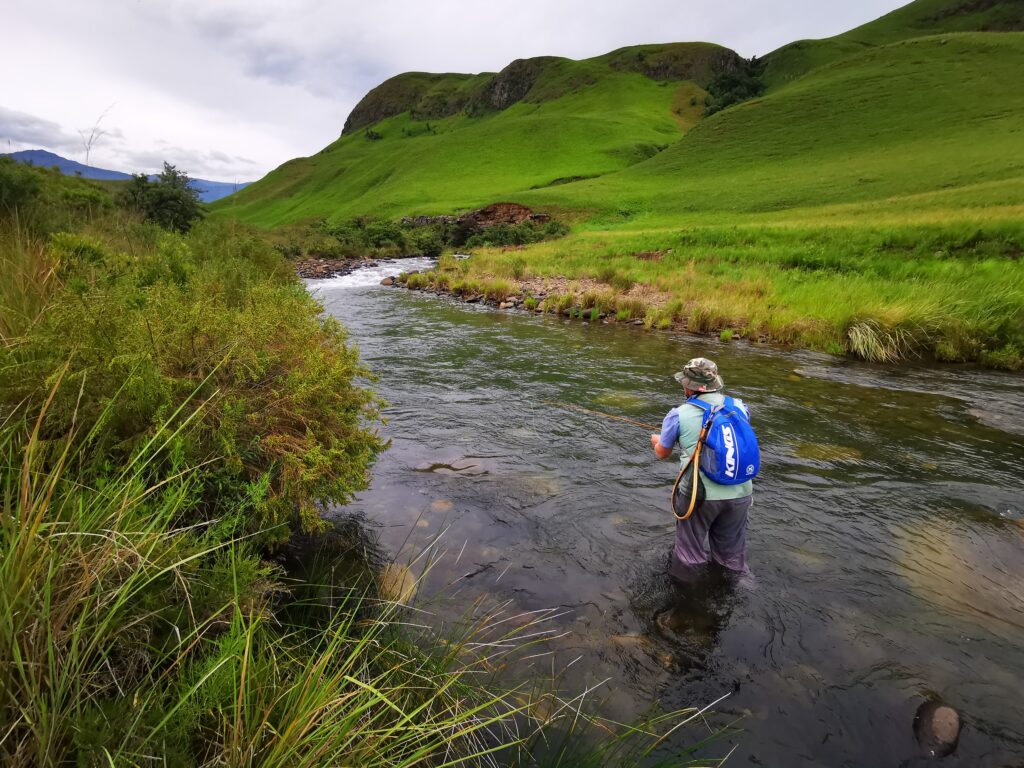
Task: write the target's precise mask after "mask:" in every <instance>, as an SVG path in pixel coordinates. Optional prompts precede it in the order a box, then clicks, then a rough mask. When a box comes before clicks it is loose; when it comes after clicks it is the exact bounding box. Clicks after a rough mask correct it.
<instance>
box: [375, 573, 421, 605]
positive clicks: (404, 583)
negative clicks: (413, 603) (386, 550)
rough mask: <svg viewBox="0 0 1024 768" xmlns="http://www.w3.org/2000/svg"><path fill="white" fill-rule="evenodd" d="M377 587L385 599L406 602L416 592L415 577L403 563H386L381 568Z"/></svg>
mask: <svg viewBox="0 0 1024 768" xmlns="http://www.w3.org/2000/svg"><path fill="white" fill-rule="evenodd" d="M377 589H378V590H380V596H381V597H382V598H384V599H385V600H390V601H392V602H395V603H407V602H409V600H411V599H412V597H413V595H415V594H416V577H415V576H413V574H412V571H410V570H409V569H408V568H406V567H405V566H404V565H399V564H398V563H388V564H387V565H385V566H384V568H382V569H381V572H380V576H379V577H378V579H377Z"/></svg>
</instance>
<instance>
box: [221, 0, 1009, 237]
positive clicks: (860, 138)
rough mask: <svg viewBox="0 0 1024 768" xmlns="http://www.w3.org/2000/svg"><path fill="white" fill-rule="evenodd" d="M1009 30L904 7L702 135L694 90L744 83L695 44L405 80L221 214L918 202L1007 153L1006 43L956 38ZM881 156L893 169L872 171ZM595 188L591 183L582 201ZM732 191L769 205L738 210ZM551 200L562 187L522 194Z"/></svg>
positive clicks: (803, 49) (939, 5)
mask: <svg viewBox="0 0 1024 768" xmlns="http://www.w3.org/2000/svg"><path fill="white" fill-rule="evenodd" d="M1020 29H1024V0H1009V1H1006V0H1003V1H1001V2H995V1H994V0H918V2H915V3H912V4H910V5H909V6H906V7H905V8H902V9H900V10H897V11H895V12H893V13H891V14H889V15H887V16H885V17H883V18H881V19H879V20H877V21H874V22H871V23H869V24H866V25H864V26H862V27H859V28H858V29H855V30H852V31H851V32H848V33H846V34H844V35H840V36H839V37H836V38H832V39H830V40H823V41H802V42H798V43H793V44H792V45H788V46H785V47H783V48H781V49H779V50H778V51H775V52H774V53H771V54H769V55H768V56H767V57H765V58H764V60H763V61H762V62H761V63H760V66H763V74H762V75H761V79H762V81H763V83H764V85H765V86H766V87H767V94H766V96H765V97H764V98H763V99H757V100H753V101H750V102H748V103H746V104H743V105H741V106H739V107H735V108H733V109H731V110H726V111H725V113H723V114H718V115H714V116H712V117H710V118H708V119H706V120H705V119H704V111H705V110H704V101H705V97H706V95H707V93H706V90H707V89H708V88H709V87H710V86H712V84H713V83H714V82H715V81H716V79H718V78H721V77H722V76H726V75H730V74H734V73H736V72H738V71H740V70H743V69H744V67H745V66H746V63H745V62H744V61H743V60H742V59H741V58H740V57H739V56H738V55H737V54H735V53H734V52H732V51H729V50H727V49H724V48H720V47H717V46H713V45H709V44H703V43H696V44H685V43H679V44H671V45H652V46H638V47H633V48H624V49H620V50H618V51H614V52H612V53H610V54H607V55H605V56H600V57H597V58H594V59H588V60H585V61H571V60H568V59H562V58H556V57H545V58H538V59H529V60H521V61H516V62H513V63H512V64H510V65H509V66H508V67H506V68H505V69H504V70H502V72H499V73H497V74H481V75H457V74H447V75H433V74H425V73H408V74H405V75H399V76H398V77H395V78H392V79H391V80H388V81H386V82H385V83H383V84H381V85H380V86H378V87H377V88H375V89H374V90H372V91H371V92H370V93H368V94H367V95H366V97H365V98H364V99H363V100H362V101H361V102H360V103H359V104H358V105H357V106H356V108H355V109H354V110H353V111H352V114H351V116H350V117H349V119H348V121H347V122H346V124H345V127H344V130H343V132H342V135H341V137H340V138H339V139H338V140H337V141H335V142H334V143H332V144H331V145H329V146H328V147H326V148H325V149H323V150H322V151H321V152H320V153H318V154H317V155H315V156H313V157H309V158H300V159H296V160H292V161H290V162H288V163H286V164H285V165H283V166H281V167H280V168H278V169H277V170H276V171H274V172H272V173H271V174H269V175H268V176H267V177H266V178H265V179H263V180H262V181H260V182H259V183H257V184H255V185H253V186H251V187H250V188H248V189H246V190H244V191H243V192H241V193H240V194H238V195H237V196H235V197H233V198H232V200H231V201H230V203H228V204H227V205H230V207H231V210H232V213H233V214H234V215H236V216H240V217H243V218H245V219H248V220H250V221H253V222H255V223H257V224H260V225H264V226H274V225H279V224H283V223H287V222H290V221H295V220H300V219H303V218H307V217H314V216H322V215H328V214H330V215H335V216H338V215H348V214H371V213H373V214H379V215H385V216H389V215H397V214H400V213H402V214H404V213H443V212H450V211H453V210H457V209H467V208H471V207H476V206H478V205H482V204H485V203H488V202H492V201H494V200H496V199H505V198H512V199H517V200H518V199H520V198H522V199H524V200H525V199H531V200H540V201H543V200H546V199H551V200H552V201H553V202H554V201H556V200H557V202H558V203H559V204H560V205H564V206H567V207H570V208H577V207H578V208H584V209H587V210H590V209H592V208H593V207H594V206H595V205H596V206H597V207H601V208H605V207H616V206H617V204H618V203H619V202H621V201H622V200H623V196H625V197H626V198H631V197H634V196H639V197H640V198H648V197H651V198H656V199H659V200H664V199H665V197H664V196H665V195H668V196H669V198H670V199H672V201H673V205H676V204H678V202H679V200H680V197H681V194H680V188H679V184H683V185H684V187H687V186H692V184H693V183H694V179H695V178H696V176H699V177H701V178H702V179H703V181H702V182H701V194H700V195H699V196H697V197H696V198H695V199H688V200H687V202H686V206H687V207H693V206H698V207H700V208H709V207H714V206H713V205H711V201H713V200H722V201H723V202H722V204H723V205H725V207H727V208H732V207H734V205H735V194H734V190H733V187H734V186H735V185H740V186H741V187H742V190H743V196H745V197H746V198H748V199H749V200H750V204H751V205H752V206H753V207H758V206H759V205H760V206H761V207H768V208H775V207H778V206H779V204H780V203H785V202H786V199H788V198H789V197H791V195H790V193H789V192H787V191H785V190H783V189H781V185H786V186H787V187H789V185H791V184H792V183H794V182H796V184H797V186H798V187H799V188H800V189H802V190H805V192H802V193H801V195H802V196H804V197H806V196H807V194H811V195H813V194H814V193H815V188H816V187H825V188H827V191H828V193H829V196H830V197H838V198H846V197H852V198H854V199H857V198H864V197H865V196H870V195H871V194H873V193H874V192H880V193H881V192H885V191H886V190H888V191H893V190H894V189H896V188H902V187H903V186H904V185H903V182H901V181H888V179H891V178H894V177H902V178H907V179H908V181H911V182H912V183H913V185H914V186H915V187H917V188H919V189H921V190H928V189H937V188H939V187H942V186H944V185H948V184H949V183H951V182H956V181H958V180H960V181H962V180H963V179H962V178H960V177H961V176H966V177H972V178H987V171H986V169H988V168H989V167H990V166H996V165H999V164H1000V163H1002V160H1003V159H1004V158H1006V157H1008V156H1010V155H1012V152H1013V150H1015V149H1018V150H1019V149H1020V143H1019V136H1020V134H1019V133H1015V132H1013V131H1012V126H1013V123H1014V122H1015V121H1016V122H1019V121H1020V120H1022V119H1024V114H1022V113H1021V107H1022V101H1021V98H1020V97H1019V93H1014V91H1015V89H1014V88H1013V87H1012V83H1013V82H1014V81H1015V80H1016V78H1017V77H1018V75H1019V73H1020V72H1021V71H1024V68H1022V67H1021V46H1022V44H1021V37H1022V36H1021V35H1020V34H1005V33H1003V34H999V33H994V32H992V33H988V34H967V33H968V32H972V31H977V30H1020ZM937 33H941V34H942V37H941V38H936V39H933V40H930V41H929V40H927V39H925V38H928V37H932V36H934V35H936V34H937ZM910 40H919V42H918V43H915V44H910V43H909V42H908V41H910ZM902 43H907V45H906V46H904V45H902ZM762 121H763V122H762ZM698 124H701V125H700V129H699V130H697V131H694V132H692V133H690V134H689V135H687V134H688V133H689V131H690V129H692V128H693V127H694V126H696V125H698ZM993 131H994V133H995V135H993ZM1008 132H1009V133H1008ZM981 139H984V140H983V141H982V140H981ZM993 139H995V140H994V141H993ZM951 144H952V145H957V146H962V147H963V148H965V149H967V150H968V151H967V152H960V151H956V152H953V153H951V156H950V157H947V158H942V159H941V161H940V159H939V156H938V155H936V154H935V152H936V148H937V146H939V148H941V147H947V148H948V146H949V145H951ZM669 147H671V151H669V152H666V153H665V154H662V152H663V151H664V150H666V149H667V148H669ZM807 151H811V152H812V154H813V155H814V157H815V158H816V160H817V161H819V162H824V163H825V164H827V165H831V166H833V167H834V166H835V165H836V164H839V165H843V164H846V163H847V162H848V160H849V158H850V157H851V156H853V155H858V154H860V155H865V160H866V162H867V166H866V167H865V168H864V169H863V170H864V172H863V173H859V172H858V175H857V179H858V182H857V183H856V184H855V185H854V186H853V187H850V188H840V187H839V186H838V185H834V184H829V183H827V182H828V178H827V175H825V174H821V173H816V171H815V168H816V167H817V166H811V165H810V164H808V163H806V162H803V160H801V159H800V158H801V157H803V156H804V153H805V152H807ZM943 151H945V150H943ZM893 153H895V154H896V155H897V156H898V158H899V162H898V163H897V164H896V166H895V167H894V166H893V164H892V163H891V162H890V161H888V160H887V161H884V162H881V158H882V157H888V156H889V155H890V154H893ZM1008 153H1009V154H1008ZM1018 154H1020V153H1019V152H1018ZM922 155H927V158H926V159H929V158H930V160H929V163H928V164H929V165H931V166H933V167H932V168H930V169H929V170H928V172H927V173H926V174H925V175H924V176H923V177H922V176H921V173H920V171H921V169H920V168H919V167H917V165H916V164H911V163H910V162H909V160H911V159H912V158H913V157H919V156H922ZM979 155H981V156H983V157H979ZM656 156H657V157H656ZM979 160H980V161H981V162H980V166H979ZM645 161H646V162H645ZM794 163H795V165H792V164H794ZM936 164H941V165H942V166H943V167H944V170H943V169H938V168H935V167H934V166H935V165H936ZM1002 165H1003V168H1002V171H1001V172H1000V174H999V175H1002V176H1005V175H1007V168H1006V163H1002ZM633 166H637V167H635V168H634V167H633ZM627 168H629V169H631V170H630V171H629V172H628V173H623V174H622V177H621V179H620V178H615V177H616V176H618V175H619V174H620V173H621V172H623V171H625V170H626V169H627ZM872 168H874V169H875V170H872ZM961 172H963V173H961ZM723 173H724V174H726V177H723ZM695 174H696V176H695ZM737 174H739V175H738V176H737ZM794 174H795V175H796V177H797V178H794ZM712 176H713V177H715V179H716V181H715V183H714V184H712V185H711V186H710V187H708V186H707V183H706V182H707V178H708V177H712ZM594 177H604V178H603V179H602V183H599V184H594V183H591V184H587V183H582V184H581V183H578V180H587V179H591V178H594ZM815 179H818V181H815ZM747 181H750V182H752V183H753V184H754V187H755V188H756V189H763V190H765V191H766V192H767V194H768V197H767V198H766V199H765V200H763V201H760V200H758V199H753V197H752V195H753V194H754V193H752V192H751V191H749V187H748V184H747ZM759 181H763V182H764V183H763V184H762V183H759ZM567 182H577V183H573V184H572V186H571V187H568V186H566V187H564V188H561V189H559V190H557V193H556V194H552V195H550V196H547V195H543V194H541V195H538V194H535V192H534V191H535V190H537V189H539V188H543V187H549V186H560V185H562V184H565V183H567ZM720 182H726V183H725V184H722V183H720ZM819 182H823V183H819ZM652 183H654V184H656V185H658V188H656V189H654V188H652V187H651V186H650V185H651V184H652ZM634 184H637V185H638V186H636V187H634V186H633V185H634ZM602 190H608V192H609V193H611V192H613V191H614V195H615V197H614V198H607V197H604V198H603V197H602ZM577 192H578V193H579V198H578V201H577V197H576V194H577ZM755 197H756V195H755ZM808 202H812V203H813V202H816V199H815V198H813V197H811V198H809V199H808Z"/></svg>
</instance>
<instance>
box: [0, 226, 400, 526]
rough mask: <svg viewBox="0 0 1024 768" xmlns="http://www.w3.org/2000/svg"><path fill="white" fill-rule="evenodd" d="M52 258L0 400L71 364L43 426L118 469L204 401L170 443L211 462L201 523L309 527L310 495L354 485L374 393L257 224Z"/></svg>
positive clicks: (358, 482) (202, 487) (73, 247)
mask: <svg viewBox="0 0 1024 768" xmlns="http://www.w3.org/2000/svg"><path fill="white" fill-rule="evenodd" d="M47 258H49V259H57V260H58V261H59V265H60V271H59V279H60V281H61V283H62V284H63V286H65V288H66V291H63V292H62V291H61V290H58V291H57V293H56V295H55V296H54V297H53V298H52V299H51V300H50V305H49V308H48V310H47V312H46V313H45V314H44V315H43V316H42V317H41V319H40V321H39V322H37V323H36V325H35V326H34V327H33V329H32V332H31V334H29V335H28V336H27V337H26V338H25V339H24V340H23V343H22V344H21V345H19V348H18V349H16V350H15V349H13V348H7V349H5V350H0V358H2V357H3V355H14V354H17V355H19V359H20V360H21V361H22V365H21V366H20V367H11V365H9V364H5V365H3V366H2V370H0V409H2V410H6V409H10V408H13V407H15V406H16V405H17V404H18V403H21V402H25V403H28V404H32V405H34V406H35V407H39V406H40V405H41V404H42V402H43V401H44V399H45V395H46V386H47V384H46V382H47V381H48V380H49V379H50V377H51V376H52V372H53V371H56V370H59V369H60V367H61V366H62V365H64V364H65V363H66V364H67V365H68V366H69V370H68V374H67V380H68V382H69V385H68V386H66V387H64V388H63V389H62V390H61V392H59V393H58V395H57V397H56V399H55V400H54V402H53V404H52V406H51V408H50V410H49V412H48V413H47V417H46V423H45V426H46V428H47V430H50V431H54V432H57V433H60V432H63V431H66V430H67V429H69V428H70V425H71V424H72V423H73V422H74V423H77V424H78V428H79V429H80V430H83V431H85V432H91V434H92V436H91V445H92V450H93V451H94V453H95V455H96V456H100V455H102V456H104V457H105V459H104V460H105V461H113V462H115V463H116V462H118V461H124V460H126V458H127V457H128V456H129V455H130V454H131V453H132V452H133V451H134V450H136V449H137V448H138V446H140V445H142V444H144V443H145V442H146V441H147V440H148V439H150V437H151V435H152V433H153V430H154V428H155V425H156V424H158V423H161V422H162V421H163V420H164V419H166V418H167V417H168V415H169V414H173V413H178V414H179V418H187V417H188V416H189V415H190V414H192V413H195V412H196V409H197V408H198V406H199V404H200V403H203V402H205V407H204V408H203V412H202V418H201V420H200V423H199V425H198V426H197V428H196V429H195V430H193V431H192V432H190V433H188V434H187V435H184V434H183V435H178V436H176V437H175V438H174V442H175V448H174V451H175V455H176V456H177V457H178V460H180V461H184V462H187V463H195V464H200V463H203V462H207V461H210V463H209V464H207V465H206V466H205V467H204V469H203V470H202V472H201V473H199V477H198V479H197V481H196V482H197V493H198V494H199V497H200V499H201V502H200V503H197V504H196V505H195V506H194V509H195V510H196V511H197V512H198V513H199V515H200V516H199V519H202V520H209V519H214V518H220V519H222V520H223V521H225V523H224V524H229V523H230V524H233V525H237V526H238V527H240V529H244V530H250V531H252V530H263V529H267V528H271V527H273V526H275V525H278V524H289V523H293V524H295V525H300V526H302V527H304V528H316V527H318V526H320V525H321V521H320V514H319V507H318V504H319V503H321V502H322V503H344V502H345V501H347V500H348V499H350V498H351V496H352V494H354V493H355V492H356V491H358V490H361V489H362V488H363V487H365V485H366V483H367V480H368V469H369V466H370V463H371V462H372V460H373V458H374V456H375V455H376V453H377V451H378V450H379V449H380V447H381V441H380V440H379V438H377V437H376V435H375V434H374V433H373V431H372V430H371V429H370V427H369V426H368V423H369V422H368V421H367V420H371V421H372V420H373V419H374V418H375V415H376V410H377V401H376V399H375V398H374V397H373V396H372V395H371V394H370V393H369V392H367V391H366V390H364V389H361V388H359V387H357V386H356V385H355V382H356V380H358V379H360V378H362V377H364V376H365V375H366V371H365V370H364V369H363V368H362V366H361V365H360V364H359V362H358V358H357V355H356V352H355V351H354V350H353V349H351V348H350V347H348V346H347V345H346V343H345V334H344V332H343V330H342V329H341V327H340V326H339V325H338V324H337V322H336V321H334V320H332V319H329V318H324V317H322V316H321V310H320V307H319V305H318V304H317V303H316V302H315V301H313V300H312V299H311V298H310V297H309V295H308V294H307V293H306V292H305V291H304V290H303V288H302V287H301V286H300V285H299V284H297V283H296V282H295V281H294V278H293V276H292V273H291V271H290V270H289V269H288V268H287V266H286V265H285V264H284V263H283V262H281V261H280V260H279V258H278V257H277V256H276V254H274V252H273V250H272V249H271V248H270V247H269V246H267V245H266V244H265V243H264V242H263V241H262V240H261V239H260V238H259V237H258V236H257V235H256V234H255V233H252V232H249V231H248V230H244V229H237V228H232V227H230V226H212V225H211V226H203V227H199V228H197V229H196V230H195V232H194V233H193V234H191V235H189V236H188V237H182V236H180V235H174V234H169V233H164V234H163V235H162V236H160V237H158V238H156V239H155V240H154V246H153V247H152V248H148V249H145V250H142V251H136V253H135V254H134V255H132V254H126V253H123V252H121V251H119V250H117V249H115V248H112V247H111V246H110V245H105V244H102V243H98V242H97V241H95V240H93V239H91V238H82V237H79V236H60V237H57V238H55V239H54V241H53V245H52V246H51V248H50V250H49V253H48V254H47ZM4 362H8V363H9V362H10V361H9V360H5V361H4ZM116 393H120V394H119V407H118V409H117V410H116V412H113V413H111V412H108V411H107V410H106V408H105V404H106V403H107V402H109V401H110V399H111V398H112V397H114V395H115V394H116ZM179 409H180V410H179ZM211 460H212V461H211ZM156 469H158V468H154V471H156ZM277 535H278V536H284V535H287V528H282V529H279V530H278V533H277Z"/></svg>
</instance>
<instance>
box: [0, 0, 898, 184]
mask: <svg viewBox="0 0 1024 768" xmlns="http://www.w3.org/2000/svg"><path fill="white" fill-rule="evenodd" d="M902 4H903V2H901V0H861V2H857V3H846V2H832V1H830V0H776V2H773V3H770V4H769V3H764V2H760V0H733V1H732V2H728V3H723V2H721V1H720V0H717V1H714V0H630V2H621V1H620V2H605V1H604V0H565V1H563V2H558V0H519V2H517V3H515V4H514V5H510V4H506V3H491V4H487V3H481V2H479V0H474V1H473V2H469V0H435V1H434V2H430V3H423V2H415V1H414V0H376V1H375V2H370V3H366V2H358V3H356V2H347V0H335V1H334V2H331V0H279V2H271V1H270V0H244V1H243V0H91V1H90V2H81V1H80V0H32V2H22V1H21V0H13V1H12V2H11V3H9V4H6V6H7V7H5V8H4V12H3V14H2V15H3V19H4V26H5V28H6V30H7V31H8V34H6V35H5V45H4V46H3V47H0V71H3V72H4V73H5V78H4V81H5V82H4V88H3V90H2V92H0V142H2V146H0V151H8V150H17V149H28V148H35V147H42V148H44V149H50V150H52V151H54V152H58V153H60V154H63V155H65V156H69V157H72V158H73V159H78V160H82V159H83V155H84V151H83V149H82V146H81V141H80V139H79V136H78V131H79V130H80V129H88V128H89V127H90V126H91V125H92V124H93V123H94V121H95V120H96V118H97V117H98V116H99V115H100V114H101V113H103V111H104V110H105V109H107V107H109V106H110V105H113V108H112V109H111V110H110V111H109V113H107V115H106V117H105V118H104V122H103V127H104V128H105V129H107V131H108V133H107V135H105V136H104V137H102V138H101V139H100V140H99V142H97V144H96V146H95V148H94V149H93V151H92V156H91V158H90V162H91V163H92V164H93V165H97V166H102V167H108V168H114V169H116V170H124V171H152V170H155V169H158V168H159V166H160V164H161V162H162V161H163V160H164V159H166V160H168V161H169V162H172V163H175V164H177V165H179V166H180V167H182V168H185V169H186V170H188V171H189V172H190V173H192V174H193V175H196V176H202V177H205V178H213V179H222V180H228V181H230V180H236V179H237V180H248V179H254V178H258V177H259V176H261V175H262V174H263V173H265V172H266V171H268V170H270V169H271V168H274V167H276V166H277V165H279V164H281V163H282V162H284V161H285V160H288V159H290V158H292V157H297V156H300V155H308V154H311V153H313V152H316V151H317V150H319V149H321V148H322V147H323V146H325V145H326V144H328V143H329V142H331V141H332V140H334V139H335V138H336V137H337V135H338V134H339V133H340V131H341V127H342V125H343V124H344V122H345V118H346V116H347V115H348V113H349V111H350V110H351V109H352V107H353V106H355V104H356V102H357V101H358V100H359V98H360V97H361V96H362V95H363V94H364V93H365V92H366V91H367V90H369V89H370V88H372V87H373V86H374V85H376V84H377V83H379V82H380V81H382V80H384V79H385V78H387V77H390V76H392V75H395V74H398V73H399V72H404V71H407V70H421V71H434V72H481V71H495V70H498V69H501V68H502V67H503V66H504V65H505V64H507V63H508V62H510V61H512V60H513V59H516V58H525V57H529V56H539V55H546V54H553V55H560V56H569V57H571V58H584V57H587V56H596V55H599V54H602V53H606V52H607V51H610V50H612V49H614V48H618V47H621V46H624V45H634V44H638V43H650V42H669V41H686V40H709V41H712V42H717V43H721V44H722V45H726V46H728V47H730V48H734V49H735V50H737V51H739V52H740V53H741V54H743V55H745V56H752V55H763V54H765V53H768V52H770V51H771V50H773V49H775V48H777V47H778V46H780V45H783V44H785V43H787V42H790V41H792V40H797V39H800V38H806V37H827V36H829V35H833V34H836V33H839V32H842V31H844V30H846V29H849V28H851V27H853V26H856V25H858V24H861V23H864V22H866V21H870V20H871V19H873V18H875V17H877V16H880V15H882V14H883V13H886V12H888V11H890V10H893V9H894V8H896V7H898V6H899V5H902Z"/></svg>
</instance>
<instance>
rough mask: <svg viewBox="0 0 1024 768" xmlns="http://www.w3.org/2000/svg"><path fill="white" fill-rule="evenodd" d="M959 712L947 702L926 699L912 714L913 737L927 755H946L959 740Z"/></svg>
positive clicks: (952, 750) (953, 748)
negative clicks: (915, 712)
mask: <svg viewBox="0 0 1024 768" xmlns="http://www.w3.org/2000/svg"><path fill="white" fill-rule="evenodd" d="M960 727H961V723H960V714H959V713H958V712H957V711H956V710H955V709H953V708H952V707H951V706H949V705H947V704H943V703H941V702H938V701H926V702H925V703H924V704H922V705H921V706H920V707H918V708H917V714H915V715H914V737H915V738H916V739H917V743H918V744H919V745H920V747H921V749H922V750H923V751H924V753H925V754H926V755H928V756H929V757H946V756H947V755H951V754H953V752H954V751H955V750H956V745H957V742H959V741H960Z"/></svg>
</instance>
